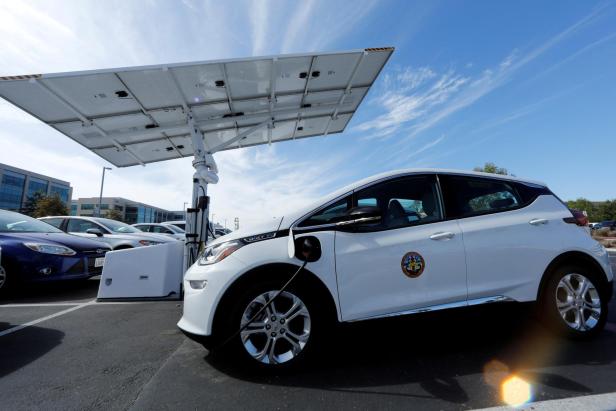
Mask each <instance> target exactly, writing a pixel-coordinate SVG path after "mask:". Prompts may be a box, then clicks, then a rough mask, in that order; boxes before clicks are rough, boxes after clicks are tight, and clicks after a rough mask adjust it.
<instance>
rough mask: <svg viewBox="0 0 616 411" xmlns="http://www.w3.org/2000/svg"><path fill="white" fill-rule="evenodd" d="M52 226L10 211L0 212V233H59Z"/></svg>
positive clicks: (59, 231)
mask: <svg viewBox="0 0 616 411" xmlns="http://www.w3.org/2000/svg"><path fill="white" fill-rule="evenodd" d="M61 232H62V231H61V230H58V229H57V228H55V227H54V226H52V225H50V224H47V223H44V222H42V221H39V220H36V219H34V218H31V217H28V216H26V215H23V214H19V213H13V212H10V211H0V233H61Z"/></svg>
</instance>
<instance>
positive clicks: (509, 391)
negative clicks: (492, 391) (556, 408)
mask: <svg viewBox="0 0 616 411" xmlns="http://www.w3.org/2000/svg"><path fill="white" fill-rule="evenodd" d="M501 392H502V396H503V401H504V402H505V403H506V404H507V405H511V406H513V407H516V406H520V405H524V404H526V403H527V402H529V401H530V399H531V386H530V384H529V383H527V382H526V381H524V380H523V379H522V378H520V377H517V376H515V375H514V376H511V377H509V378H507V379H506V380H505V381H503V384H502V386H501Z"/></svg>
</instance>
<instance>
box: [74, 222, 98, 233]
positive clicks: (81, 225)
mask: <svg viewBox="0 0 616 411" xmlns="http://www.w3.org/2000/svg"><path fill="white" fill-rule="evenodd" d="M91 228H96V229H98V230H101V228H100V227H99V226H98V225H96V224H94V223H93V222H91V221H88V220H79V219H70V220H68V225H67V227H66V231H68V232H69V233H85V232H86V231H88V230H89V229H91ZM101 231H103V230H101Z"/></svg>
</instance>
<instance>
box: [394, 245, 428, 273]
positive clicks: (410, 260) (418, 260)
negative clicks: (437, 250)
mask: <svg viewBox="0 0 616 411" xmlns="http://www.w3.org/2000/svg"><path fill="white" fill-rule="evenodd" d="M400 265H401V266H402V272H403V273H404V275H406V276H407V277H411V278H417V277H419V276H420V275H421V273H423V270H424V268H426V262H425V261H424V259H423V257H422V256H421V254H419V253H416V252H414V251H411V252H408V253H406V254H404V257H402V262H401V264H400Z"/></svg>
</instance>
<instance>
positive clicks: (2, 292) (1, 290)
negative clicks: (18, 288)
mask: <svg viewBox="0 0 616 411" xmlns="http://www.w3.org/2000/svg"><path fill="white" fill-rule="evenodd" d="M12 285H13V281H12V280H11V279H10V276H9V275H8V272H7V270H6V268H4V267H3V266H1V265H0V297H4V296H6V295H7V294H8V293H9V292H10V290H11V288H12Z"/></svg>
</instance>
